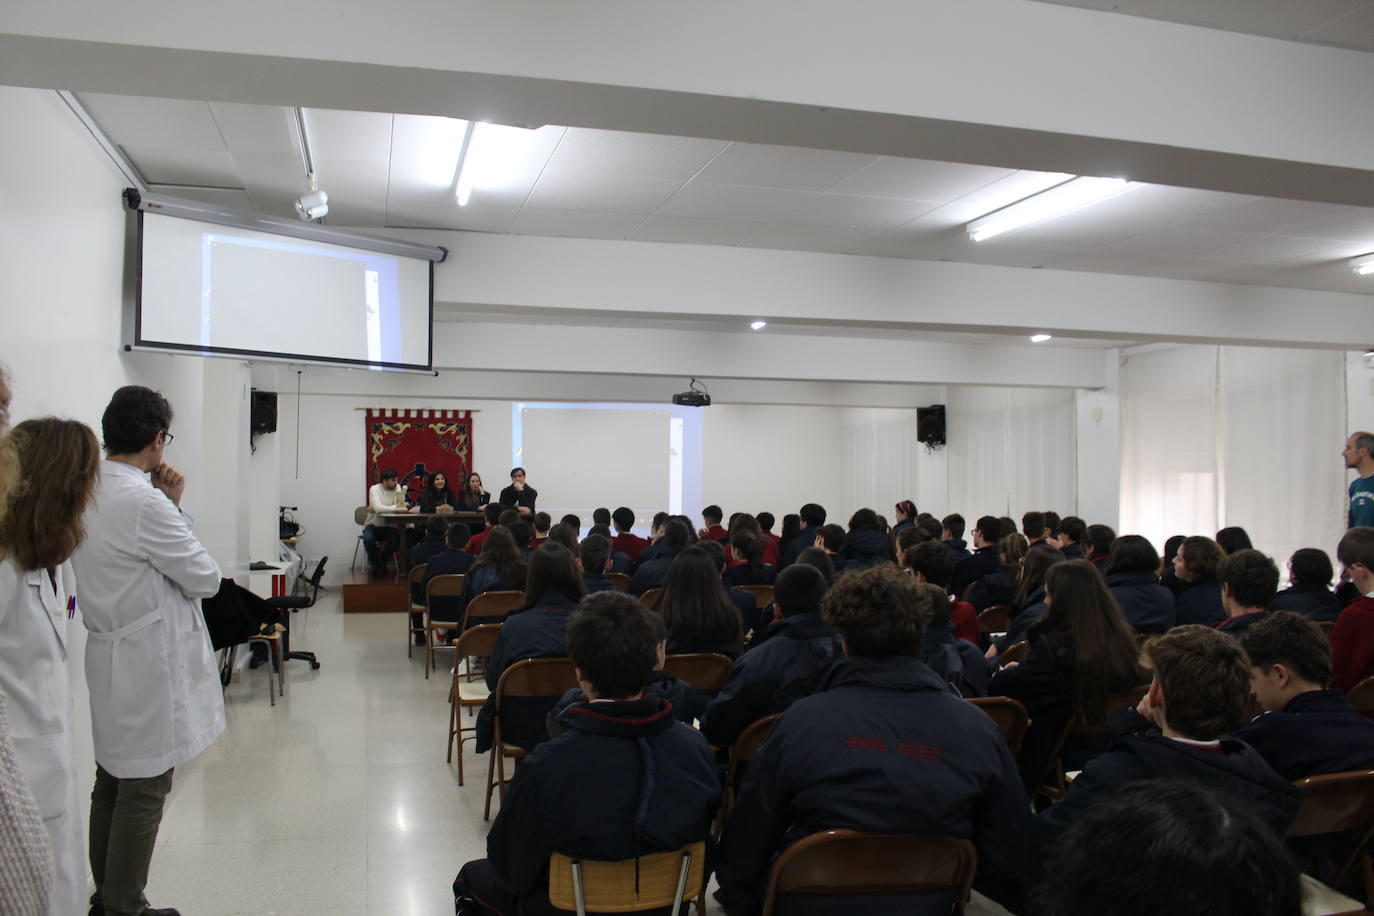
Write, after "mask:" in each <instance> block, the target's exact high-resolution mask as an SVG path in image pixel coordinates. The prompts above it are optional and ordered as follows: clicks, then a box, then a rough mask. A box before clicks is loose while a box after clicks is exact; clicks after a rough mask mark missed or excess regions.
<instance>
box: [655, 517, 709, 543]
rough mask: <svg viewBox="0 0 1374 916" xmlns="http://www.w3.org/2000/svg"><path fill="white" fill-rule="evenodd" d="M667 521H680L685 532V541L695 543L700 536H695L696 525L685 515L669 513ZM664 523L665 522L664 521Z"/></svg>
mask: <svg viewBox="0 0 1374 916" xmlns="http://www.w3.org/2000/svg"><path fill="white" fill-rule="evenodd" d="M668 521H669V522H681V523H682V529H683V530H684V531H686V532H687V543H688V544H695V543H696V542H697V541H699V540H701V538H699V537H697V526H696V525H693V524H692V520H691V519H690V518H688V517H687V516H685V515H670V516H668ZM664 524H665V525H666V524H667V522H665V523H664Z"/></svg>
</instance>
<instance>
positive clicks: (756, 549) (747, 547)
mask: <svg viewBox="0 0 1374 916" xmlns="http://www.w3.org/2000/svg"><path fill="white" fill-rule="evenodd" d="M730 549H731V550H733V551H734V552H735V555H736V556H738V557H740V558H741V559H742V560H743V561H744V562H745V563H747V564H748V565H749V575H751V576H753V577H755V578H759V577H761V576H762V575H763V539H762V538H760V537H759V536H758V535H757V534H755V533H754V532H753V531H751V530H750V529H749V527H748V526H741V527H738V528H736V529H735V530H734V531H731V532H730Z"/></svg>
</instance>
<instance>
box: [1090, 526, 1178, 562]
mask: <svg viewBox="0 0 1374 916" xmlns="http://www.w3.org/2000/svg"><path fill="white" fill-rule="evenodd" d="M1083 541H1084V543H1086V544H1087V545H1088V546H1089V547H1091V548H1092V549H1093V556H1094V557H1099V556H1102V557H1105V556H1107V555H1109V554H1110V553H1111V552H1112V545H1113V544H1115V543H1116V532H1115V531H1113V530H1112V529H1111V527H1110V526H1108V525H1089V526H1088V530H1087V532H1086V533H1085V534H1084V536H1083ZM1170 559H1172V558H1170Z"/></svg>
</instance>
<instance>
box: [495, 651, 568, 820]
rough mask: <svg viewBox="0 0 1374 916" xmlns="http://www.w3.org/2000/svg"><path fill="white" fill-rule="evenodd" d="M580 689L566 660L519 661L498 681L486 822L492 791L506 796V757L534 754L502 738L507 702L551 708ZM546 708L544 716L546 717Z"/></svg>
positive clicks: (530, 659)
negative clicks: (541, 701)
mask: <svg viewBox="0 0 1374 916" xmlns="http://www.w3.org/2000/svg"><path fill="white" fill-rule="evenodd" d="M576 686H577V675H576V673H575V671H574V669H573V663H572V662H571V661H570V660H569V659H566V658H527V659H525V660H524V661H519V662H516V663H515V664H513V665H511V666H510V667H509V668H507V669H506V670H505V671H503V672H501V679H500V680H499V681H497V682H496V693H495V695H494V700H493V702H494V704H495V708H494V709H493V712H494V713H495V720H496V723H495V725H496V734H495V738H494V739H493V741H492V745H491V759H490V760H489V761H487V803H486V807H485V809H484V810H483V811H482V820H484V821H488V820H491V792H492V790H493V789H496V788H498V787H499V788H500V797H501V798H502V799H504V798H505V797H506V783H508V782H510V780H508V779H506V758H507V757H509V758H511V759H513V760H519V759H520V758H522V757H524V756H525V755H526V754H528V753H529V752H530V749H529V748H524V747H516V746H515V745H513V744H506V743H505V741H504V740H503V739H502V735H501V732H502V729H501V718H502V716H503V715H504V714H505V710H504V709H503V708H502V707H503V704H504V701H505V700H507V699H513V698H516V697H531V698H534V697H538V698H547V699H548V701H549V706H548V708H549V709H552V708H553V705H554V704H555V703H557V702H558V698H559V697H561V696H563V694H565V693H567V692H568V691H569V690H572V689H573V688H574V687H576ZM547 712H548V710H547V709H546V710H545V711H544V713H542V714H541V715H543V714H546V713H547Z"/></svg>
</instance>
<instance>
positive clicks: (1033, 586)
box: [988, 534, 1065, 658]
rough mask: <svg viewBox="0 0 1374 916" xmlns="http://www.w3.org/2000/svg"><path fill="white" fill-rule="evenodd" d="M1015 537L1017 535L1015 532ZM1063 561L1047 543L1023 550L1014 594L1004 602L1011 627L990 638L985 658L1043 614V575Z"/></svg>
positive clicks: (1017, 637)
mask: <svg viewBox="0 0 1374 916" xmlns="http://www.w3.org/2000/svg"><path fill="white" fill-rule="evenodd" d="M1016 536H1017V537H1018V538H1019V537H1020V535H1019V534H1018V535H1016ZM1063 562H1065V560H1064V554H1062V553H1060V552H1059V549H1058V548H1055V547H1051V546H1050V545H1049V544H1043V543H1042V544H1037V545H1035V546H1034V547H1032V548H1031V549H1030V550H1028V551H1026V556H1025V558H1024V559H1023V560H1022V561H1021V571H1020V572H1019V573H1018V575H1017V580H1016V593H1015V595H1013V596H1012V600H1011V602H1010V603H1009V604H1008V605H1007V612H1008V613H1009V614H1010V615H1011V627H1010V628H1009V629H1008V630H1007V632H1006V634H1005V635H1003V636H999V637H997V638H996V639H994V640H993V641H992V645H991V646H990V647H989V648H988V657H989V658H993V657H995V656H997V655H1000V654H1001V653H1002V652H1005V651H1006V650H1007V649H1009V648H1010V647H1012V646H1014V645H1016V644H1017V643H1018V642H1020V641H1021V640H1023V639H1025V638H1026V634H1027V631H1028V630H1029V628H1030V626H1031V624H1033V623H1035V622H1036V621H1037V620H1039V619H1041V618H1042V617H1044V616H1045V614H1046V612H1047V611H1048V608H1047V607H1046V604H1045V576H1046V575H1047V574H1048V573H1049V571H1050V569H1051V567H1054V566H1058V565H1059V564H1060V563H1063Z"/></svg>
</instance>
